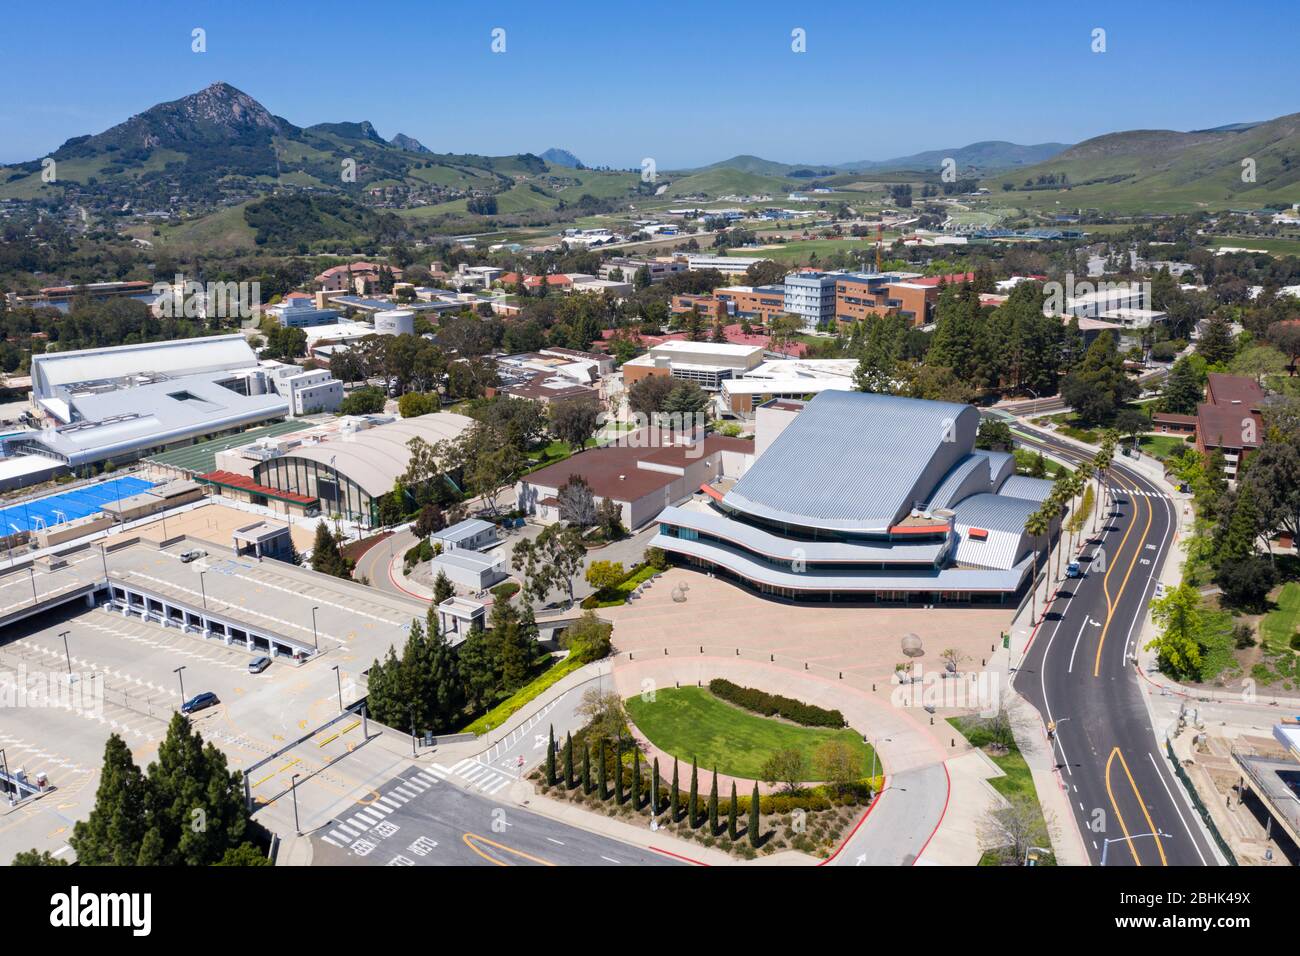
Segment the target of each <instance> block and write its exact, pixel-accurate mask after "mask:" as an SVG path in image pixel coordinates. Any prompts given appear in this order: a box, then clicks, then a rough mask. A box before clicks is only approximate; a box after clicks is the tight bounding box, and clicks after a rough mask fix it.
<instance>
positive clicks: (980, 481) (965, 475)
mask: <svg viewBox="0 0 1300 956" xmlns="http://www.w3.org/2000/svg"><path fill="white" fill-rule="evenodd" d="M990 477H991V476H990V475H989V460H988V459H987V458H985V457H984V456H983V455H967V456H966V457H965V458H963V459H962V460H961V461H959V462H958V463H957V464H956V465H955V466H954V467H953V469H952V471H950V472H948V475H947V477H945V478H944V479H943V481H942V482H940V483H939V487H938V488H936V489H935V490H934V494H932V495H931V496H930V501H929V504H928V505H927V506H926V510H928V511H934V510H935V509H937V508H951V507H952V506H953V504H954V503H955V502H957V501H960V500H961V499H962V498H965V497H966V496H967V495H972V494H978V493H981V492H987V491H990V490H992V487H993V486H992V484H991V483H990Z"/></svg>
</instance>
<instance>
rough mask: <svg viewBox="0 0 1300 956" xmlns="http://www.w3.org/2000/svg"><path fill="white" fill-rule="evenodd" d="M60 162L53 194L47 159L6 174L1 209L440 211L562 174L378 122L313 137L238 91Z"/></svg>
mask: <svg viewBox="0 0 1300 956" xmlns="http://www.w3.org/2000/svg"><path fill="white" fill-rule="evenodd" d="M51 158H52V159H53V160H54V161H55V170H56V179H55V181H54V182H53V183H48V184H47V183H44V182H43V181H42V179H41V169H42V166H41V161H40V160H32V161H31V162H27V163H20V164H17V165H14V166H9V167H0V198H12V199H32V198H35V197H37V196H40V195H50V193H51V192H54V193H56V194H58V193H64V194H68V195H73V196H75V199H76V201H77V202H78V203H82V204H86V205H89V206H92V207H93V206H95V205H96V204H99V205H103V206H111V207H113V208H115V209H121V208H123V207H126V208H130V207H135V208H136V209H139V210H141V211H144V210H148V209H159V208H161V209H166V208H168V207H169V206H173V207H174V206H175V204H176V199H177V197H179V199H180V201H181V202H182V203H183V204H184V205H185V206H186V207H190V208H193V207H196V206H197V207H199V208H202V207H204V206H209V207H211V206H214V205H216V204H218V203H219V202H221V201H223V200H224V201H226V202H230V201H242V200H245V199H247V198H250V197H256V196H259V195H265V194H267V193H269V192H271V191H272V190H274V189H276V188H278V187H287V188H291V189H292V188H310V189H313V190H326V191H330V192H337V193H341V194H345V195H351V196H354V197H356V198H359V197H360V195H361V193H362V192H363V191H366V190H374V189H382V190H396V191H397V198H398V199H399V200H405V201H406V202H410V203H420V202H423V203H438V202H440V201H443V200H453V199H456V198H460V197H464V196H467V195H471V194H477V195H490V194H493V193H496V192H503V191H506V190H509V189H511V188H513V187H514V185H515V184H516V177H519V176H544V175H546V174H547V173H548V172H549V170H550V167H549V166H548V165H547V163H546V162H545V161H544V160H543V159H541V158H540V157H538V156H534V155H532V154H530V153H520V154H517V155H514V156H495V157H493V156H478V155H473V154H440V153H433V152H430V151H429V150H428V149H427V148H426V147H425V146H424V145H423V144H422V143H420V142H419V141H418V140H415V139H412V138H411V137H409V136H406V135H405V134H400V133H399V134H398V135H397V136H396V137H394V139H393V142H388V141H387V140H385V139H384V138H383V137H382V136H380V135H379V133H378V132H376V130H375V128H374V126H373V125H372V124H371V123H369V122H367V121H361V122H342V123H319V124H317V125H315V126H309V127H306V128H301V127H298V126H295V125H294V124H292V123H290V122H289V121H288V120H285V119H283V118H281V117H278V116H275V115H273V114H272V113H271V112H270V111H269V110H267V109H266V108H265V107H264V106H262V105H261V104H260V103H258V102H257V101H256V100H255V99H253V98H252V97H251V96H249V95H248V94H247V93H244V92H242V91H241V90H238V89H236V88H235V87H233V86H231V85H230V84H228V83H214V84H213V85H211V86H209V87H207V88H205V89H203V90H200V91H199V92H197V93H193V94H191V95H189V96H185V97H182V98H181V99H179V100H174V101H172V102H169V103H160V104H159V105H157V106H154V107H151V108H150V109H148V110H145V111H144V112H143V113H140V114H139V115H137V116H133V117H131V118H130V119H128V120H126V121H125V122H123V123H119V124H118V125H116V126H113V127H111V128H109V129H107V130H105V131H104V132H102V133H97V134H95V135H91V136H78V137H74V138H73V139H70V140H68V141H67V142H66V143H64V144H63V145H62V146H61V147H59V148H58V149H57V150H55V151H54V153H53V154H52V156H51ZM561 170H562V168H561ZM562 171H563V170H562Z"/></svg>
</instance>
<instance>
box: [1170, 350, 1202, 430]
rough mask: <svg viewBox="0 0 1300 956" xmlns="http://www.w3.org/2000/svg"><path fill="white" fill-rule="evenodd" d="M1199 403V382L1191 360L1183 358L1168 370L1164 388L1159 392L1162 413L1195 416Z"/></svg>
mask: <svg viewBox="0 0 1300 956" xmlns="http://www.w3.org/2000/svg"><path fill="white" fill-rule="evenodd" d="M1200 402H1201V381H1200V377H1199V376H1198V375H1197V374H1196V369H1195V368H1193V367H1192V363H1191V360H1190V359H1189V358H1188V357H1187V356H1183V357H1182V358H1180V359H1179V360H1178V361H1177V362H1175V363H1174V367H1173V368H1172V369H1170V370H1169V377H1168V378H1167V379H1166V380H1165V387H1164V388H1163V389H1161V391H1160V408H1161V410H1162V411H1166V412H1171V413H1173V414H1177V415H1195V414H1196V406H1197V405H1198V404H1200Z"/></svg>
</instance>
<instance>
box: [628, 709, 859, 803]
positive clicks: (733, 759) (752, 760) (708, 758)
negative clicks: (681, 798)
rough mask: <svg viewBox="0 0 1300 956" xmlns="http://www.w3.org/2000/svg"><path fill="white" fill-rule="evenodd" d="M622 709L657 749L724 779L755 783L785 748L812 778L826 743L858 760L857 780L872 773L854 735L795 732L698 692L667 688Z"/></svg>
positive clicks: (810, 730) (847, 731) (849, 732)
mask: <svg viewBox="0 0 1300 956" xmlns="http://www.w3.org/2000/svg"><path fill="white" fill-rule="evenodd" d="M626 707H627V712H628V715H629V716H630V717H631V718H632V721H633V723H635V724H636V725H637V727H638V728H640V730H641V732H642V733H643V734H645V735H646V737H647V738H648V739H649V740H650V742H651V743H652V744H654V745H655V746H656V747H659V748H660V749H661V750H665V751H667V752H668V753H670V754H672V755H673V756H674V757H677V758H679V759H681V760H682V761H684V762H685V763H688V764H689V763H690V762H691V760H692V759H695V760H698V761H699V764H700V766H701V767H704V768H705V769H710V770H711V769H712V768H713V767H715V766H716V767H717V769H718V772H719V773H724V774H727V775H729V776H733V777H742V778H744V779H746V780H757V779H758V778H759V775H760V774H761V773H762V766H763V762H764V761H765V760H767V758H768V757H770V756H771V755H772V754H773V753H775V752H776V751H778V750H783V749H785V748H787V747H793V748H796V749H798V750H799V751H801V752H802V753H803V754H804V756H805V758H806V759H807V760H808V764H809V771H808V772H809V774H810V775H813V776H815V775H816V774H815V772H814V771H813V769H812V758H813V753H814V752H815V751H816V750H817V748H818V747H819V746H820V745H821V744H822V743H824V742H825V741H827V740H842V741H844V743H846V744H848V745H849V746H850V747H852V748H853V749H854V750H855V751H857V752H858V753H859V754H860V755H861V766H862V776H864V777H865V776H866V775H867V774H869V773H871V747H870V746H868V745H867V744H864V743H863V742H862V735H861V734H859V733H858V732H857V731H855V730H851V729H848V728H846V729H843V730H829V729H826V728H820V727H800V726H798V725H796V724H787V723H783V722H781V721H777V720H770V719H768V718H766V717H759V716H758V715H756V714H751V713H749V712H747V711H744V710H741V709H740V708H738V707H733V706H732V705H731V704H728V703H724V702H723V701H721V700H719V699H718V698H716V697H714V696H713V695H712V694H710V693H709V692H708V691H707V690H705V689H704V688H702V687H680V688H667V689H664V690H660V691H658V692H657V693H656V694H655V697H654V700H652V701H647V700H643V699H642V698H641V697H639V696H638V697H632V698H630V699H628V700H627V701H626ZM660 769H661V771H662V772H663V773H665V774H671V773H672V770H671V769H668V768H660ZM685 782H686V778H683V785H685Z"/></svg>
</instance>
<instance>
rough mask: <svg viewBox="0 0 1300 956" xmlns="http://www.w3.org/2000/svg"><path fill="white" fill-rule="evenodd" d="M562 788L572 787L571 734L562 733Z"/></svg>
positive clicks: (568, 788) (569, 788)
mask: <svg viewBox="0 0 1300 956" xmlns="http://www.w3.org/2000/svg"><path fill="white" fill-rule="evenodd" d="M564 789H565V790H572V789H573V734H571V733H570V734H565V735H564Z"/></svg>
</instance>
